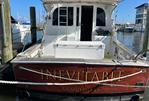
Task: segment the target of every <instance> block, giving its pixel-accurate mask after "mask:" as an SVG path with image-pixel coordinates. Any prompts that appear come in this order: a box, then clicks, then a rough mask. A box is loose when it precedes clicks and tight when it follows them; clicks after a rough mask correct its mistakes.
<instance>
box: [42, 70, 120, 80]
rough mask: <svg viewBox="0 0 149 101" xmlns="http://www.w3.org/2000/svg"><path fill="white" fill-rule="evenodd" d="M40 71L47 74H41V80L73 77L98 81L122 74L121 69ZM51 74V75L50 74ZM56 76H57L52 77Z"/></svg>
mask: <svg viewBox="0 0 149 101" xmlns="http://www.w3.org/2000/svg"><path fill="white" fill-rule="evenodd" d="M41 72H42V73H45V74H49V75H41V79H42V80H50V79H52V80H63V77H64V78H69V79H75V80H84V81H99V80H107V79H113V78H118V77H121V76H122V72H121V71H113V72H96V71H94V72H93V71H69V70H52V71H50V70H48V69H47V70H42V69H41ZM50 75H52V76H53V77H52V76H50ZM54 76H57V77H59V78H57V77H54Z"/></svg>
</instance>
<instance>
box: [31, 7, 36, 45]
mask: <svg viewBox="0 0 149 101" xmlns="http://www.w3.org/2000/svg"><path fill="white" fill-rule="evenodd" d="M30 22H31V39H32V44H35V43H36V41H37V34H36V33H37V32H36V30H37V27H36V10H35V7H30Z"/></svg>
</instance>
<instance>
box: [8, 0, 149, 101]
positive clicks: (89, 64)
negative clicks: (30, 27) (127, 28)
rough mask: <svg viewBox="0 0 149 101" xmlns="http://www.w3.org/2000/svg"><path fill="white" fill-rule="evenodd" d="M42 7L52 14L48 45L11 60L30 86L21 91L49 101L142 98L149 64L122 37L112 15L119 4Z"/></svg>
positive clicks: (68, 1) (67, 0)
mask: <svg viewBox="0 0 149 101" xmlns="http://www.w3.org/2000/svg"><path fill="white" fill-rule="evenodd" d="M42 2H43V5H44V7H45V9H46V11H47V17H46V24H45V26H44V35H43V39H42V42H41V43H37V44H35V45H33V46H31V47H30V48H28V49H27V50H25V51H24V52H21V53H19V54H18V55H17V56H16V57H15V58H14V59H13V60H12V61H11V63H12V64H13V71H14V75H15V79H16V81H22V82H24V83H27V84H26V85H18V86H17V87H18V88H19V89H20V91H25V92H26V93H27V94H28V95H29V96H30V95H31V92H34V93H36V94H35V95H36V97H40V98H41V97H43V98H44V99H45V98H50V99H54V98H57V97H48V96H49V94H54V95H61V96H62V95H64V96H75V97H80V98H81V97H82V96H83V98H84V99H83V100H79V101H84V100H86V99H88V98H89V99H90V97H96V98H97V97H103V96H104V97H105V98H107V96H112V97H113V98H115V99H117V100H114V101H120V100H121V101H122V100H126V98H127V97H126V96H127V95H128V96H129V95H130V96H129V97H128V99H130V98H131V97H132V96H133V95H134V94H137V95H139V96H141V94H142V93H143V92H144V89H145V87H146V85H147V80H148V76H149V68H148V67H149V64H148V62H146V61H145V59H144V58H142V57H141V55H140V54H139V55H136V54H135V53H134V52H132V51H130V50H129V49H127V48H126V47H125V46H124V45H123V44H122V43H120V42H119V41H118V40H117V38H116V33H115V30H114V26H113V21H112V19H111V14H112V12H113V10H114V8H115V7H116V6H117V4H118V3H119V1H118V0H42ZM39 93H41V94H47V96H45V95H43V96H41V95H40V94H39ZM38 94H39V95H38ZM84 96H86V97H84ZM63 98H64V97H62V99H63ZM96 98H95V99H96ZM78 99H79V98H78ZM108 99H109V98H108ZM128 99H127V100H128ZM109 100H110V101H111V99H109ZM87 101H88V100H87ZM91 101H95V100H93V99H92V100H91ZM98 101H100V100H98ZM101 101H108V100H101Z"/></svg>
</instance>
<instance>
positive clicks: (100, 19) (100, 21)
mask: <svg viewBox="0 0 149 101" xmlns="http://www.w3.org/2000/svg"><path fill="white" fill-rule="evenodd" d="M105 23H106V21H105V12H104V10H103V9H101V8H97V18H96V26H105V25H106V24H105Z"/></svg>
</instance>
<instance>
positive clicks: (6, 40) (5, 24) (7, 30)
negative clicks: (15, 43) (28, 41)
mask: <svg viewBox="0 0 149 101" xmlns="http://www.w3.org/2000/svg"><path fill="white" fill-rule="evenodd" d="M0 2H1V6H0V11H1V12H0V13H1V14H0V22H1V23H0V27H1V28H0V29H1V34H2V37H1V38H2V54H1V56H2V64H5V63H7V62H9V61H10V60H11V59H12V58H13V51H12V37H11V36H12V34H11V17H10V6H9V0H1V1H0Z"/></svg>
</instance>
